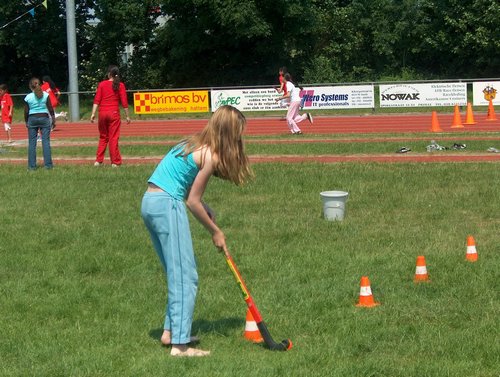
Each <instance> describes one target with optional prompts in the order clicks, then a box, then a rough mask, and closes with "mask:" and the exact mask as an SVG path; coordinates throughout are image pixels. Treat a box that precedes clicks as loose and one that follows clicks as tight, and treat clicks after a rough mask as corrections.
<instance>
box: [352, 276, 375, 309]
mask: <svg viewBox="0 0 500 377" xmlns="http://www.w3.org/2000/svg"><path fill="white" fill-rule="evenodd" d="M360 286H361V287H360V289H359V302H358V303H357V304H356V306H358V307H365V308H371V307H373V306H377V305H380V304H379V303H378V302H375V300H374V299H373V295H372V289H371V288H370V280H369V279H368V277H367V276H362V277H361V284H360Z"/></svg>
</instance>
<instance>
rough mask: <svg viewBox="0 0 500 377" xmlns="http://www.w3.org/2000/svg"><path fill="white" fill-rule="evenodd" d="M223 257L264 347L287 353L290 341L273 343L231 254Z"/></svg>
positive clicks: (290, 345) (290, 344)
mask: <svg viewBox="0 0 500 377" xmlns="http://www.w3.org/2000/svg"><path fill="white" fill-rule="evenodd" d="M225 257H226V262H227V264H228V266H229V268H230V269H231V271H232V272H233V274H234V277H235V278H236V283H238V285H239V287H240V288H241V291H242V292H243V298H244V299H245V302H246V303H247V305H248V309H249V310H250V312H251V313H252V316H253V319H254V320H255V322H256V323H257V327H258V328H259V331H260V334H261V335H262V338H263V339H264V342H265V343H266V345H267V346H268V347H269V349H270V350H272V351H288V350H289V349H291V348H292V341H291V340H290V339H285V340H283V341H282V342H281V343H276V342H275V341H274V339H273V338H272V336H271V334H270V333H269V330H268V329H267V326H266V324H265V323H264V321H263V320H262V316H261V315H260V313H259V310H258V309H257V306H256V305H255V302H254V301H253V298H252V296H250V292H249V291H248V288H247V286H246V285H245V283H244V282H243V278H242V277H241V274H240V271H239V270H238V268H237V267H236V264H235V263H234V260H233V257H231V254H229V252H227V253H225Z"/></svg>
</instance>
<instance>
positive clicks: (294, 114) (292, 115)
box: [276, 73, 313, 135]
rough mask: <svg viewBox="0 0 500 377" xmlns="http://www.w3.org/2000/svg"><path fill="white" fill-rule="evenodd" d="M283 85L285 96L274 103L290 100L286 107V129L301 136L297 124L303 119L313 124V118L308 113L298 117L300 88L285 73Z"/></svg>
mask: <svg viewBox="0 0 500 377" xmlns="http://www.w3.org/2000/svg"><path fill="white" fill-rule="evenodd" d="M284 80H285V85H286V94H284V95H283V96H282V97H279V98H277V99H276V101H280V100H282V99H286V98H290V105H289V106H288V111H287V113H286V121H287V123H288V128H289V129H290V132H291V133H292V134H294V135H301V134H302V131H301V130H300V128H299V126H298V125H297V123H300V122H302V121H303V120H304V119H308V120H309V122H311V124H312V123H313V118H312V115H311V114H310V113H306V114H302V115H299V108H300V88H299V87H296V86H295V85H294V84H293V82H292V77H291V76H290V74H289V73H285V76H284Z"/></svg>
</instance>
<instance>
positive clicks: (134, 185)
mask: <svg viewBox="0 0 500 377" xmlns="http://www.w3.org/2000/svg"><path fill="white" fill-rule="evenodd" d="M457 141H459V140H457ZM418 143H422V146H425V144H426V142H425V141H418ZM481 143H483V142H481ZM400 144H402V145H406V144H408V143H395V144H394V145H393V144H386V145H383V143H381V144H380V145H375V146H374V145H371V146H370V147H369V148H371V149H370V150H368V151H366V150H364V148H368V147H367V146H366V145H364V144H363V145H358V146H354V145H353V146H352V147H351V148H352V149H351V150H345V151H344V152H334V151H332V152H329V153H373V151H376V152H377V153H383V151H385V150H387V151H389V152H393V150H394V149H395V147H398V146H402V145H400ZM418 145H420V144H418ZM445 145H446V144H445ZM474 145H479V144H475V143H474ZM327 146H328V144H326V145H320V144H316V145H311V146H309V145H307V144H304V145H300V146H293V147H289V148H291V149H292V150H293V151H294V152H293V153H299V152H298V151H299V150H300V151H301V152H300V153H309V154H315V153H319V154H321V153H327V152H326V151H324V150H323V148H326V147H327ZM487 146H490V145H486V144H484V145H483V144H480V146H477V148H478V149H481V150H483V148H485V147H487ZM330 147H331V148H346V147H345V146H344V144H335V145H330ZM79 148H83V149H76V150H74V151H73V152H71V151H69V148H68V150H66V149H64V150H60V151H61V155H72V154H74V155H87V154H90V155H92V154H93V153H94V148H90V147H89V150H87V149H85V148H87V147H79ZM127 148H129V147H124V151H127ZM137 148H144V147H137ZM152 148H158V150H156V149H155V151H154V153H153V154H159V153H160V152H161V150H163V149H164V147H161V146H160V147H152ZM254 148H255V149H254ZM267 148H269V149H267ZM280 148H281V146H280ZM357 148H362V150H358V149H357ZM471 148H472V149H474V148H476V147H473V146H472V145H471ZM21 151H22V152H19V153H21V154H22V155H23V156H25V153H26V151H25V150H21ZM130 151H131V150H130ZM249 151H251V153H272V151H271V149H270V146H265V145H256V144H254V145H249ZM356 151H358V152H356ZM11 153H12V154H15V153H18V151H17V150H9V152H6V153H4V154H3V155H2V156H5V155H8V154H11ZM58 153H59V149H58V148H54V155H55V156H57V154H58ZM127 153H130V154H135V153H143V151H142V150H141V151H137V152H127ZM275 153H277V152H275ZM279 153H285V152H283V151H282V150H280V151H279ZM457 153H461V152H457ZM153 169H154V166H153V165H137V166H123V168H120V169H108V168H103V169H96V168H94V167H93V166H69V165H68V166H63V165H58V166H56V168H55V169H54V170H52V171H46V170H44V169H39V170H37V171H35V172H32V173H28V172H27V171H26V168H25V166H24V165H0V174H1V177H2V186H1V187H2V188H1V193H2V206H1V207H0V218H1V226H0V239H1V242H0V255H1V263H0V279H1V280H0V281H1V283H0V294H1V297H2V300H1V304H0V319H1V322H0V323H1V324H2V341H1V342H0V360H1V363H0V375H1V376H51V377H54V376H93V377H95V376H166V375H168V376H176V375H184V376H270V377H271V376H318V377H319V376H381V377H382V376H384V377H385V376H391V377H392V376H401V377H403V376H405V377H406V376H419V377H420V376H436V377H441V376H457V377H462V376H478V377H484V376H491V377H493V376H498V374H499V370H500V368H499V365H500V360H499V359H500V357H499V355H500V347H499V344H500V341H499V340H500V339H499V335H498V334H499V326H498V323H499V309H500V306H499V302H498V283H497V280H498V269H499V267H500V263H499V259H498V254H499V252H500V245H499V236H498V235H499V234H500V217H499V212H498V211H499V208H500V195H499V194H498V182H500V170H499V166H498V163H460V164H452V163H440V164H434V163H431V164H423V163H421V164H413V163H410V164H376V163H364V164H356V163H345V164H321V163H302V164H289V165H288V164H282V163H275V164H259V165H255V166H254V169H255V172H256V179H255V181H253V182H252V183H251V184H249V185H247V186H245V187H243V188H238V187H235V186H232V185H230V184H228V183H227V182H223V181H221V180H218V179H213V181H212V182H211V183H210V185H209V188H208V191H207V193H206V195H205V199H206V201H207V202H208V203H209V204H210V206H212V207H213V208H214V209H215V210H216V212H217V214H218V221H219V224H220V226H221V227H222V228H223V230H224V231H225V233H226V236H227V240H228V245H229V247H230V249H231V252H232V254H233V257H234V259H235V261H236V263H237V265H238V267H239V269H240V270H241V273H242V275H243V278H244V279H245V281H246V283H247V285H248V287H249V289H250V291H251V293H252V295H253V296H254V299H255V301H256V303H257V305H258V307H259V309H260V311H261V313H262V315H263V317H264V320H265V321H266V322H267V324H268V327H269V329H270V331H271V333H272V335H273V337H274V338H275V340H277V341H281V340H282V339H285V338H290V339H291V340H292V341H293V343H294V347H293V348H292V349H291V350H290V351H288V352H278V353H276V352H271V351H268V350H266V349H265V348H263V347H261V346H259V345H254V344H251V343H248V342H247V341H246V340H244V339H243V336H242V334H243V330H244V326H245V313H246V306H245V303H244V301H243V299H242V297H241V292H240V291H239V288H238V287H237V286H236V284H235V281H234V278H233V276H232V274H231V272H230V271H229V269H228V267H227V265H226V263H225V261H224V258H223V256H222V255H221V254H219V253H218V252H217V251H216V250H215V248H214V247H213V246H212V244H211V240H210V237H209V235H208V234H207V233H206V231H205V230H204V229H203V228H202V226H201V225H199V224H198V223H196V222H195V221H193V222H192V232H193V240H194V244H195V250H196V254H197V258H198V270H199V275H200V289H199V293H198V300H197V306H196V311H195V319H194V328H193V331H194V333H195V334H197V335H199V336H200V337H201V339H202V341H201V343H200V347H201V348H205V349H210V350H211V351H212V355H211V356H210V357H208V358H204V359H174V358H172V357H170V356H169V355H168V351H167V349H165V348H164V347H161V346H160V343H159V336H160V334H161V331H162V330H161V329H162V325H163V323H162V322H163V315H164V306H165V300H166V287H165V283H164V277H163V272H162V270H161V268H160V264H159V262H158V261H157V257H156V255H155V253H154V251H153V248H152V246H151V243H150V241H149V238H148V234H147V232H146V229H145V227H144V225H143V224H142V219H141V218H140V202H141V198H142V194H143V192H144V190H145V187H146V180H147V178H148V177H149V175H150V174H151V172H152V171H153ZM334 189H339V190H345V191H348V192H349V201H348V203H347V213H346V218H345V220H344V221H342V222H329V221H325V220H324V219H323V217H322V206H321V200H320V197H319V193H320V192H321V191H324V190H334ZM469 234H471V235H473V236H474V237H475V239H476V242H477V250H478V254H479V260H478V262H476V263H469V262H466V261H465V251H466V246H465V240H466V237H467V235H469ZM418 255H425V257H426V260H427V269H428V272H429V274H430V278H431V282H430V283H424V284H415V283H414V282H413V277H414V273H415V260H416V257H417V256H418ZM363 275H366V276H368V277H369V278H370V281H371V288H372V291H373V294H374V297H375V300H376V301H379V302H380V303H381V305H380V306H378V307H376V308H371V309H366V308H357V307H355V304H356V302H357V300H358V295H359V280H360V278H361V276H363Z"/></svg>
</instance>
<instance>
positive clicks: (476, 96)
mask: <svg viewBox="0 0 500 377" xmlns="http://www.w3.org/2000/svg"><path fill="white" fill-rule="evenodd" d="M499 90H500V81H478V82H474V83H472V104H473V105H474V106H488V104H489V103H490V99H491V101H492V102H493V105H500V93H498V91H499Z"/></svg>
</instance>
